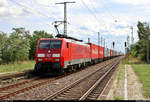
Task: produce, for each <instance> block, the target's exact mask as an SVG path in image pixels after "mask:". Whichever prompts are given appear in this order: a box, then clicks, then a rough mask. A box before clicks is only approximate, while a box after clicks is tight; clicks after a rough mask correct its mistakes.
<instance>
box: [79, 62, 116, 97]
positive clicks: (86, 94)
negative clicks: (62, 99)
mask: <svg viewBox="0 0 150 102" xmlns="http://www.w3.org/2000/svg"><path fill="white" fill-rule="evenodd" d="M117 64H118V62H117V63H116V64H114V65H113V66H111V68H110V69H109V70H108V71H107V72H106V73H105V74H104V75H103V76H102V77H101V78H100V79H99V80H97V81H96V83H95V84H94V85H93V86H92V87H91V88H90V89H89V90H88V91H87V92H86V93H85V94H84V95H83V96H82V97H81V98H80V99H79V100H85V99H86V98H87V97H88V95H89V94H90V93H91V92H92V91H93V90H94V89H95V88H96V86H98V85H99V83H100V82H101V81H102V80H103V79H104V78H105V77H106V76H107V75H108V74H109V73H110V72H111V70H112V69H113V68H114V67H116V65H117Z"/></svg>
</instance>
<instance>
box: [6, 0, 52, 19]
mask: <svg viewBox="0 0 150 102" xmlns="http://www.w3.org/2000/svg"><path fill="white" fill-rule="evenodd" d="M9 1H10V2H12V3H15V4H16V5H18V6H20V7H22V8H24V10H26V11H28V12H30V13H33V12H31V11H34V13H35V12H36V14H38V15H40V16H43V17H46V18H51V19H54V18H53V17H50V16H48V15H45V14H43V13H41V12H40V11H38V10H37V9H36V10H35V9H33V8H31V7H29V6H25V5H23V4H21V3H18V2H16V1H15V0H9ZM30 10H31V11H30Z"/></svg>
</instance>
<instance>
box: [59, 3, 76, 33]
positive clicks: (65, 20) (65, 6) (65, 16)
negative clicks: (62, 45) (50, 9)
mask: <svg viewBox="0 0 150 102" xmlns="http://www.w3.org/2000/svg"><path fill="white" fill-rule="evenodd" d="M67 3H75V2H61V3H56V4H63V5H64V35H67Z"/></svg>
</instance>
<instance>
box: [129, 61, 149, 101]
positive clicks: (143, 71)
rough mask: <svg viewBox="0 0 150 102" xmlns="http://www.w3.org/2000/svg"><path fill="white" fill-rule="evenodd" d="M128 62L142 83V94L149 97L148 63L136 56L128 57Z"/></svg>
mask: <svg viewBox="0 0 150 102" xmlns="http://www.w3.org/2000/svg"><path fill="white" fill-rule="evenodd" d="M129 64H130V65H131V66H132V68H133V69H134V72H135V73H136V75H137V76H138V78H139V81H140V82H141V83H142V84H143V95H144V96H145V97H146V98H150V64H145V63H144V62H142V61H141V60H139V59H138V58H130V60H129Z"/></svg>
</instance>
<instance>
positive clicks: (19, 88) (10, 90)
mask: <svg viewBox="0 0 150 102" xmlns="http://www.w3.org/2000/svg"><path fill="white" fill-rule="evenodd" d="M113 60H114V59H112V60H109V61H105V62H103V66H101V68H102V67H106V66H108V65H110V62H111V61H113ZM95 66H96V65H95ZM78 71H80V70H78ZM78 71H77V72H78ZM70 74H72V73H69V74H65V75H62V76H58V77H53V78H48V79H41V78H34V79H31V80H26V81H23V82H19V83H15V84H12V85H8V86H5V87H2V88H0V100H4V99H9V98H10V97H12V96H16V95H17V94H20V93H24V92H25V91H28V90H31V89H33V88H36V87H39V86H41V85H45V84H47V83H50V82H52V81H54V80H57V79H60V78H63V77H65V76H68V75H70Z"/></svg>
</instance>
